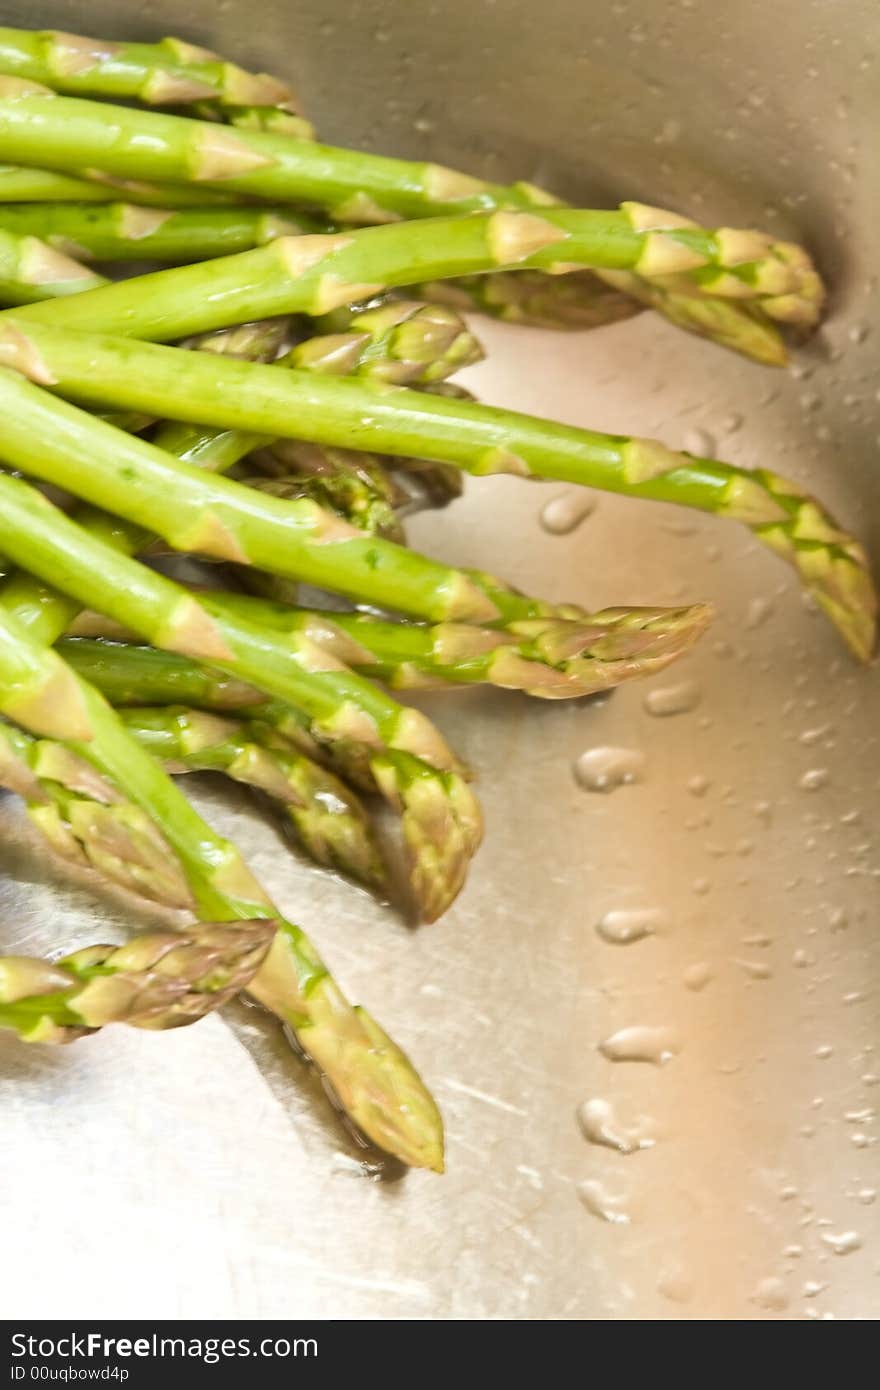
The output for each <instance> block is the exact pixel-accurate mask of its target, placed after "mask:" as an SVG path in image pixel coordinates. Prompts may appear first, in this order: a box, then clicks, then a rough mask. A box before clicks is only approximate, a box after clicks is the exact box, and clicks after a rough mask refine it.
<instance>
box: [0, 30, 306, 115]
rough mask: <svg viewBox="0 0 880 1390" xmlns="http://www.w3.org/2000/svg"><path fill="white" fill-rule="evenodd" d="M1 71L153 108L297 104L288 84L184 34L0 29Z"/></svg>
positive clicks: (77, 92) (58, 87)
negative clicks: (144, 38) (133, 36)
mask: <svg viewBox="0 0 880 1390" xmlns="http://www.w3.org/2000/svg"><path fill="white" fill-rule="evenodd" d="M0 73H4V74H7V75H9V76H12V77H20V78H24V79H26V80H28V81H31V82H42V83H45V84H46V85H47V86H49V87H53V88H55V89H56V90H57V91H59V92H71V93H73V94H75V95H78V96H98V97H125V98H136V99H137V100H138V101H144V102H147V103H148V104H149V105H151V106H153V105H155V106H163V105H165V106H167V105H176V104H178V103H183V102H194V101H216V102H219V103H220V104H221V105H223V106H226V105H231V106H233V107H235V106H240V105H251V104H253V105H257V106H275V105H278V106H283V105H285V104H290V106H291V107H292V108H293V109H295V97H294V95H293V93H292V92H291V90H290V88H289V87H287V86H286V85H285V84H284V83H283V82H279V81H278V79H277V78H275V77H270V76H269V75H268V74H267V73H251V72H246V71H245V70H244V69H243V68H240V67H237V66H236V64H235V63H227V62H225V61H224V60H223V59H222V58H220V57H219V56H218V55H217V54H216V53H212V52H210V51H209V50H208V49H206V48H197V47H196V46H195V45H194V44H191V43H184V41H183V40H182V39H175V38H165V39H162V40H161V41H160V42H159V43H113V42H111V41H110V40H109V39H92V38H85V37H83V36H82V35H79V34H66V33H63V32H61V31H60V30H51V29H46V30H42V31H36V30H30V29H6V28H4V29H0Z"/></svg>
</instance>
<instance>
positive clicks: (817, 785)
mask: <svg viewBox="0 0 880 1390" xmlns="http://www.w3.org/2000/svg"><path fill="white" fill-rule="evenodd" d="M830 778H831V773H830V772H829V771H828V769H827V767H811V768H809V769H808V771H807V772H805V773H804V775H803V777H801V778H800V780H799V782H798V786H799V787H800V789H801V791H805V792H818V791H821V790H822V788H823V787H825V786H827V785H828V782H829V781H830Z"/></svg>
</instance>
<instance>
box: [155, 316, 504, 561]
mask: <svg viewBox="0 0 880 1390" xmlns="http://www.w3.org/2000/svg"><path fill="white" fill-rule="evenodd" d="M266 322H267V323H268V324H273V323H275V324H278V323H283V322H284V320H279V319H270V320H267V321H266ZM341 323H342V324H344V325H347V326H348V327H350V328H351V329H352V331H351V332H349V333H341V334H335V333H333V334H329V335H322V336H319V337H315V338H310V339H308V340H307V341H306V342H304V343H302V344H300V345H299V346H298V347H297V348H295V349H294V350H293V351H291V352H288V353H287V354H286V355H285V356H284V357H283V358H281V359H280V361H279V365H285V366H300V367H303V368H306V369H310V370H316V371H326V372H331V373H340V372H344V373H346V374H351V375H360V376H370V377H374V378H376V379H379V380H386V381H394V380H400V381H406V380H410V381H413V382H414V383H416V382H418V383H419V384H428V383H433V384H434V385H437V384H442V378H443V377H445V375H446V374H447V373H448V372H450V371H455V370H457V369H458V368H459V367H462V366H466V365H469V364H471V363H473V362H476V361H477V360H479V358H480V356H481V355H482V349H481V348H480V346H479V344H478V343H477V341H476V339H475V338H473V336H472V335H471V334H470V333H469V331H468V330H467V327H466V325H465V324H464V322H463V321H462V320H461V319H460V318H459V316H458V315H457V314H455V313H453V312H452V311H451V310H444V309H436V310H432V309H431V308H430V307H429V306H427V305H418V304H408V303H405V302H404V303H399V304H393V305H391V304H389V305H382V306H380V307H377V308H375V309H373V310H366V311H362V312H358V313H351V314H345V315H344V316H343V318H342V319H341ZM323 326H327V327H334V328H335V327H337V326H340V319H337V318H335V316H333V315H330V316H328V321H327V322H325V324H324V325H323ZM230 332H232V330H228V329H227V330H225V331H224V332H222V333H221V334H219V335H218V336H219V338H220V339H221V341H222V342H223V344H224V348H223V350H224V353H225V354H227V355H233V356H235V355H236V354H235V352H232V353H230V352H229V348H228V346H226V344H227V343H228V340H229V334H230ZM183 346H198V347H200V348H202V349H203V350H204V349H205V348H210V346H211V341H210V338H206V337H205V336H203V337H202V338H201V339H200V340H198V341H195V340H191V341H190V342H184V344H183ZM241 355H247V356H248V357H249V358H250V359H251V360H254V358H255V357H256V354H255V353H254V352H252V351H251V352H248V353H247V354H241ZM153 442H154V443H155V444H156V445H157V446H158V447H159V448H161V449H164V450H166V452H168V453H170V454H174V455H175V457H177V458H181V459H184V460H186V461H187V462H190V463H194V464H197V465H199V466H204V465H205V463H206V462H208V463H209V466H210V467H211V469H212V471H214V472H226V471H227V470H228V469H229V468H230V467H232V465H233V464H235V463H237V462H238V461H239V459H240V458H242V457H243V456H244V455H245V454H248V453H251V452H253V451H254V450H256V449H258V448H262V447H263V446H265V445H267V444H269V443H271V442H272V441H271V437H270V436H266V435H259V434H256V433H253V432H249V431H235V430H217V429H213V428H211V427H210V426H206V427H204V428H201V427H199V426H197V425H186V424H181V423H180V422H175V421H166V422H165V424H164V425H163V426H162V427H161V428H160V429H159V430H158V431H157V432H156V434H155V435H154V437H153ZM275 451H276V453H277V454H278V455H279V457H280V458H281V460H282V465H283V466H282V467H280V468H279V467H278V466H277V463H276V461H275V460H274V459H272V456H271V455H268V456H266V457H267V459H268V466H267V471H269V472H271V473H272V475H273V476H274V477H276V478H279V477H282V478H283V477H286V475H287V474H288V473H296V474H299V475H301V478H300V481H299V482H298V483H297V484H295V485H294V484H290V483H285V485H284V487H283V489H281V488H279V487H278V485H277V484H276V485H273V486H272V487H271V488H269V489H268V490H270V491H275V492H276V495H279V496H287V497H295V496H296V497H310V498H311V499H312V500H313V501H315V502H316V503H318V505H320V506H323V507H329V508H330V510H332V511H334V512H336V513H337V514H339V515H342V516H343V517H345V518H346V519H347V520H350V521H351V523H352V525H354V526H358V527H360V528H361V529H362V530H367V531H370V532H372V533H374V534H377V535H382V536H386V537H388V538H390V539H393V540H402V538H403V537H402V532H401V528H400V523H399V521H398V519H397V516H396V511H397V510H399V509H400V508H402V507H403V506H404V505H405V503H407V501H408V502H409V504H410V507H411V506H412V501H413V494H412V489H408V490H404V489H401V488H400V487H396V486H395V484H394V483H393V482H392V480H391V478H390V477H389V474H388V467H394V466H397V467H398V468H400V469H404V470H406V469H411V470H419V472H420V476H421V477H422V479H423V489H422V491H423V493H424V494H425V495H426V496H427V498H428V501H429V504H433V505H441V506H442V505H445V503H446V502H448V501H450V500H451V498H452V497H453V496H458V495H459V494H460V492H461V484H460V479H459V481H458V485H457V486H456V484H455V483H454V482H451V481H450V479H449V476H448V470H447V471H446V473H444V472H443V471H442V470H441V469H438V467H437V466H436V465H434V466H431V465H428V464H425V463H422V462H420V461H418V460H412V461H408V460H385V461H383V460H381V459H379V458H375V457H372V456H371V457H366V456H365V455H363V454H361V455H358V454H355V453H353V452H352V451H350V450H328V449H319V448H317V447H316V446H314V445H308V444H303V443H301V442H296V441H283V442H277V441H276V450H275Z"/></svg>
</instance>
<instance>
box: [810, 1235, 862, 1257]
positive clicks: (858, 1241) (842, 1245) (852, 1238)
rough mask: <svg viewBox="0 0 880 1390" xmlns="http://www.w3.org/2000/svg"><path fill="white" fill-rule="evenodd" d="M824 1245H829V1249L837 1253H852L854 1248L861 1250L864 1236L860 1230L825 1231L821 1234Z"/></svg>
mask: <svg viewBox="0 0 880 1390" xmlns="http://www.w3.org/2000/svg"><path fill="white" fill-rule="evenodd" d="M820 1240H821V1241H822V1244H823V1245H827V1246H828V1249H829V1250H833V1251H834V1253H835V1255H851V1254H852V1253H853V1251H854V1250H861V1248H862V1238H861V1236H860V1235H859V1233H858V1231H840V1232H838V1233H836V1234H835V1233H834V1232H833V1231H825V1232H823V1234H822V1235H821V1236H820Z"/></svg>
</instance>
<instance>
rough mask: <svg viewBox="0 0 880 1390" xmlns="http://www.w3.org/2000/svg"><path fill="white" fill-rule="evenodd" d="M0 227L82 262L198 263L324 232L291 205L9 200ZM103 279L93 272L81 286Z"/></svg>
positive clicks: (91, 285) (315, 222)
mask: <svg viewBox="0 0 880 1390" xmlns="http://www.w3.org/2000/svg"><path fill="white" fill-rule="evenodd" d="M0 227H2V229H3V231H4V233H8V234H11V235H13V236H17V237H24V238H26V239H28V241H31V240H33V238H36V237H40V238H42V240H43V241H44V242H48V243H49V244H50V246H53V247H55V248H56V249H57V251H63V252H67V253H69V254H70V255H73V256H76V257H77V258H78V259H80V260H86V261H88V260H98V261H202V260H207V259H209V258H210V257H212V256H225V255H228V254H229V253H230V252H236V251H249V250H251V249H252V248H253V247H254V246H263V245H265V243H266V242H269V241H274V239H275V238H276V237H279V236H288V235H291V234H293V235H302V234H303V233H306V232H310V231H321V230H323V229H322V227H321V224H320V223H318V222H317V221H316V220H315V219H314V218H310V217H308V216H306V215H305V214H295V213H294V212H293V210H292V209H290V208H248V207H242V208H234V207H230V208H225V207H219V208H211V207H208V208H183V209H181V210H179V211H174V210H173V209H170V208H160V207H149V208H147V207H140V206H138V205H137V204H134V203H124V202H119V203H111V202H86V203H62V202H55V203H20V204H15V205H13V206H11V207H4V208H2V209H0ZM83 274H88V272H82V271H80V275H81V276H82V275H83ZM59 278H60V277H59ZM104 283H106V282H105V281H104V280H103V279H102V278H100V277H94V279H93V282H92V283H91V284H88V285H83V287H82V288H83V289H95V288H96V287H97V285H98V284H104ZM41 297H43V298H45V297H46V296H45V294H44V295H43V296H41ZM25 302H29V301H25Z"/></svg>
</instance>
